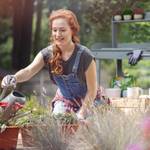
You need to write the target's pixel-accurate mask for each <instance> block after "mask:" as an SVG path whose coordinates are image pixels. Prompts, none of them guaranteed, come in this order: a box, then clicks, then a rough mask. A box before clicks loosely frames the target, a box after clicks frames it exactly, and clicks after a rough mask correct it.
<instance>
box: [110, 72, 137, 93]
mask: <svg viewBox="0 0 150 150" xmlns="http://www.w3.org/2000/svg"><path fill="white" fill-rule="evenodd" d="M135 84H136V80H135V77H134V76H132V75H129V74H126V75H125V76H124V77H114V78H113V79H112V80H111V87H119V88H120V89H121V90H122V91H123V90H126V89H127V87H130V86H135Z"/></svg>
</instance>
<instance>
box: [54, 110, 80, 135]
mask: <svg viewBox="0 0 150 150" xmlns="http://www.w3.org/2000/svg"><path fill="white" fill-rule="evenodd" d="M53 117H54V119H55V120H56V121H57V123H58V124H60V128H61V131H62V134H67V135H71V134H74V133H75V132H76V131H77V129H78V127H79V124H78V120H77V117H76V115H75V114H74V113H65V114H58V115H54V116H53Z"/></svg>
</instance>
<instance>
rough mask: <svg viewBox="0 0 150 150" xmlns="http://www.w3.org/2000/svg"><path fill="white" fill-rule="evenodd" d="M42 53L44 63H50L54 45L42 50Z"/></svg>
mask: <svg viewBox="0 0 150 150" xmlns="http://www.w3.org/2000/svg"><path fill="white" fill-rule="evenodd" d="M41 54H42V55H43V59H44V63H45V64H48V60H49V59H50V58H51V56H52V46H48V47H46V48H44V49H42V50H41Z"/></svg>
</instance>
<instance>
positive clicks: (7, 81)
mask: <svg viewBox="0 0 150 150" xmlns="http://www.w3.org/2000/svg"><path fill="white" fill-rule="evenodd" d="M16 84H17V82H16V78H15V76H14V75H6V76H5V77H4V78H3V80H2V82H1V87H2V88H5V87H10V86H12V87H14V88H15V87H16Z"/></svg>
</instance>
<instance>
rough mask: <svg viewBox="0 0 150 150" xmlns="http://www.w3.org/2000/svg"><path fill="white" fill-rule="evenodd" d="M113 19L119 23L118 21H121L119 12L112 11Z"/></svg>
mask: <svg viewBox="0 0 150 150" xmlns="http://www.w3.org/2000/svg"><path fill="white" fill-rule="evenodd" d="M113 19H114V20H115V21H120V20H122V15H121V11H119V10H116V11H114V12H113Z"/></svg>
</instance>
